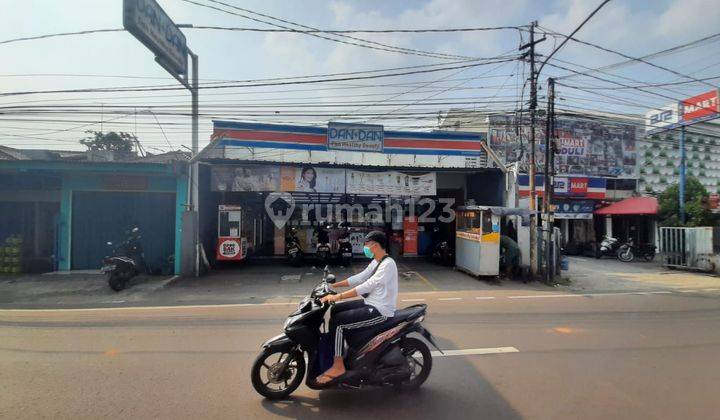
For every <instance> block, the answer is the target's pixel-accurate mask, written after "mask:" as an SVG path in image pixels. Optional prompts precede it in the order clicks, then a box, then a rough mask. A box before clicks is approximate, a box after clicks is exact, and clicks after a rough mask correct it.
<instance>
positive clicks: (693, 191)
mask: <svg viewBox="0 0 720 420" xmlns="http://www.w3.org/2000/svg"><path fill="white" fill-rule="evenodd" d="M679 188H680V187H679V186H678V184H672V185H670V186H668V187H667V188H666V189H665V191H663V192H662V194H660V196H659V204H660V211H659V213H658V216H659V218H660V225H661V226H682V225H681V224H680V218H679V216H678V212H679V208H680V205H679V203H678V191H679ZM709 195H710V194H709V193H708V191H707V189H705V187H704V186H703V185H702V184H701V183H700V181H698V180H697V179H696V178H692V177H689V178H687V180H686V182H685V197H684V200H685V226H711V225H712V213H710V210H709V209H708V208H707V199H708V196H709Z"/></svg>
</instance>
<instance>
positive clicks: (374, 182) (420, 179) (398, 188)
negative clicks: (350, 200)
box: [345, 169, 437, 195]
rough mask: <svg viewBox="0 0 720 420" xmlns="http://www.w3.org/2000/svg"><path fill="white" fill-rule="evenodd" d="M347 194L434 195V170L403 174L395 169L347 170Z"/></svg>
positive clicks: (435, 188) (435, 184)
mask: <svg viewBox="0 0 720 420" xmlns="http://www.w3.org/2000/svg"><path fill="white" fill-rule="evenodd" d="M345 179H346V182H347V184H346V187H345V190H346V192H347V193H348V194H380V195H436V194H437V177H436V175H435V172H428V173H426V174H422V175H418V174H405V173H402V172H397V171H387V172H364V171H354V170H351V169H348V170H347V174H346V176H345Z"/></svg>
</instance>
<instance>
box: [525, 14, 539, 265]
mask: <svg viewBox="0 0 720 420" xmlns="http://www.w3.org/2000/svg"><path fill="white" fill-rule="evenodd" d="M536 26H537V21H532V22H531V23H530V42H528V43H527V44H525V45H522V46H521V47H520V48H519V49H520V50H524V49H526V48H529V53H528V56H529V59H530V162H529V165H528V178H529V186H530V272H531V273H532V276H533V277H535V276H536V275H537V272H538V258H537V251H538V249H537V214H536V212H535V211H536V210H537V208H536V207H537V191H536V186H535V110H536V109H537V73H536V72H535V44H537V43H540V42H542V41H544V40H545V38H544V37H543V38H542V39H540V40H538V41H535V27H536Z"/></svg>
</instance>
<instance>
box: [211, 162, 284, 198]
mask: <svg viewBox="0 0 720 420" xmlns="http://www.w3.org/2000/svg"><path fill="white" fill-rule="evenodd" d="M279 185H280V168H278V167H277V166H237V165H225V166H214V167H212V170H211V173H210V186H211V189H212V191H221V192H222V191H228V192H229V191H232V192H248V191H277V190H278V187H279Z"/></svg>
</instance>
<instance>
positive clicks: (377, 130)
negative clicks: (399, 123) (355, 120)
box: [327, 122, 385, 153]
mask: <svg viewBox="0 0 720 420" xmlns="http://www.w3.org/2000/svg"><path fill="white" fill-rule="evenodd" d="M384 142H385V130H384V128H383V126H382V125H374V124H348V123H339V122H331V123H329V124H328V128H327V147H328V149H330V150H353V151H357V152H377V153H382V151H383V145H384Z"/></svg>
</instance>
